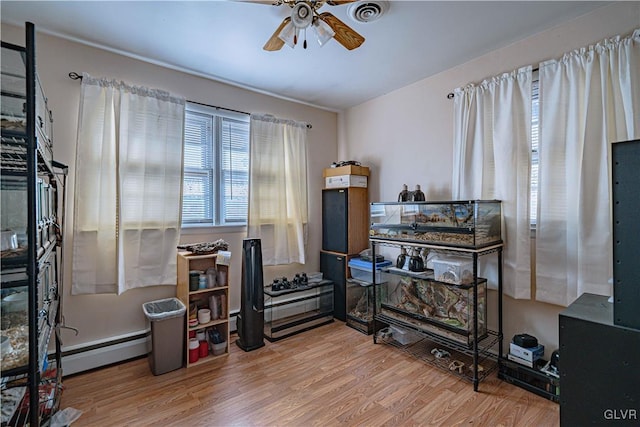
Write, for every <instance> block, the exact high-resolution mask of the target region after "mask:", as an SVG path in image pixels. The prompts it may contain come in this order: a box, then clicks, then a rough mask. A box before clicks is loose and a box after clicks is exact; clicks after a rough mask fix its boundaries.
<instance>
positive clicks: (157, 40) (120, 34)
mask: <svg viewBox="0 0 640 427" xmlns="http://www.w3.org/2000/svg"><path fill="white" fill-rule="evenodd" d="M607 3H608V2H595V1H496V2H485V1H390V2H389V3H388V4H389V8H388V11H387V12H386V14H385V15H384V16H383V17H382V18H381V19H380V20H378V21H375V22H370V23H359V22H355V21H353V20H352V19H351V18H350V17H349V15H348V13H347V12H348V9H349V7H350V6H351V5H340V6H329V5H324V6H323V7H322V8H321V9H320V11H321V12H322V11H328V12H331V13H333V14H334V15H336V16H337V17H338V18H339V19H341V20H342V21H343V22H345V23H346V24H347V25H349V26H350V27H351V28H353V29H354V30H356V31H357V32H359V33H360V34H362V35H363V36H364V37H365V39H366V41H365V42H364V44H363V45H362V46H361V47H359V48H357V49H355V50H353V51H348V50H346V49H345V48H344V47H342V46H341V45H340V44H338V43H337V42H336V41H335V40H331V41H330V42H328V43H327V44H325V46H323V47H320V46H319V45H317V44H316V43H315V42H312V40H311V38H310V40H309V42H310V43H309V47H308V49H307V50H304V49H302V46H300V45H298V46H297V47H296V48H295V49H291V48H289V47H287V46H284V47H283V48H282V49H281V50H280V51H277V52H267V51H264V50H262V46H263V45H264V43H265V42H266V41H267V39H269V37H270V36H271V34H273V32H274V31H275V29H276V28H277V27H278V25H279V24H280V22H281V21H282V19H283V18H284V17H286V16H288V14H289V13H290V8H289V7H288V6H279V7H276V6H271V5H269V4H259V3H256V2H242V1H5V0H2V1H1V2H0V17H1V20H2V22H3V23H10V24H14V25H23V24H24V22H25V21H30V22H33V23H34V24H35V25H36V30H37V31H41V32H45V33H49V34H54V35H58V36H61V37H65V38H69V39H72V40H76V41H80V42H83V43H88V44H91V45H94V46H98V47H104V48H107V49H110V50H113V51H117V52H120V53H124V54H127V55H132V56H134V57H138V58H142V59H146V60H149V61H151V62H154V63H158V64H163V65H169V66H171V67H174V68H178V69H181V70H185V71H188V72H194V73H196V74H199V75H204V76H208V77H211V78H213V79H216V80H221V81H224V82H228V83H231V84H235V85H240V86H242V87H248V88H252V89H256V90H259V91H261V92H265V93H270V94H275V95H277V96H280V97H284V98H288V99H293V100H297V101H301V102H304V103H307V104H311V105H315V106H319V107H321V108H325V109H329V110H334V111H339V110H342V109H344V108H348V107H351V106H354V105H358V104H360V103H362V102H364V101H367V100H369V99H372V98H375V97H377V96H380V95H383V94H385V93H388V92H391V91H393V90H395V89H398V88H400V87H403V86H406V85H408V84H410V83H413V82H416V81H418V80H421V79H424V78H426V77H429V76H431V75H434V74H437V73H439V72H441V71H443V70H447V69H449V68H451V67H454V66H456V65H458V64H462V63H465V62H467V61H469V60H471V59H473V58H475V57H478V56H480V55H483V54H485V53H487V52H490V51H492V50H495V49H497V48H500V47H503V46H506V45H509V44H512V43H514V42H516V41H518V40H521V39H523V38H526V37H528V36H530V35H532V34H535V33H538V32H540V31H543V30H545V29H548V28H551V27H553V26H556V25H558V24H560V23H561V22H564V21H567V20H570V19H573V18H575V17H577V16H580V15H583V14H585V13H588V12H590V11H592V10H594V9H596V8H598V7H602V6H603V5H606V4H607ZM69 71H77V72H82V71H83V70H69ZM447 89H448V88H447Z"/></svg>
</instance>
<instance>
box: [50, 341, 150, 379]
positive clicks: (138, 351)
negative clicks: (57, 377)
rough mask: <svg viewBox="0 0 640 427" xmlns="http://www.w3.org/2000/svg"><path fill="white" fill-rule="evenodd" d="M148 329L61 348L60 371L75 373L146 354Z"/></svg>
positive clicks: (67, 373) (68, 373) (69, 373)
mask: <svg viewBox="0 0 640 427" xmlns="http://www.w3.org/2000/svg"><path fill="white" fill-rule="evenodd" d="M147 335H148V331H141V332H138V333H133V334H127V335H122V336H119V337H113V338H109V339H107V340H101V341H94V342H89V343H84V344H79V345H76V346H69V347H63V348H62V372H63V374H64V375H72V374H77V373H79V372H84V371H88V370H91V369H95V368H100V367H102V366H106V365H111V364H113V363H118V362H123V361H125V360H129V359H133V358H136V357H140V356H145V355H147V354H148V341H149V340H150V339H151V337H150V336H147Z"/></svg>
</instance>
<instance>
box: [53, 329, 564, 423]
mask: <svg viewBox="0 0 640 427" xmlns="http://www.w3.org/2000/svg"><path fill="white" fill-rule="evenodd" d="M64 386H65V390H64V392H63V397H62V405H61V409H63V408H66V407H72V408H75V409H78V410H80V411H82V412H83V414H82V416H81V417H80V418H79V419H78V421H76V422H74V423H73V426H74V427H75V426H148V425H156V426H162V427H164V426H338V425H345V426H405V425H407V426H416V425H434V426H454V425H477V426H527V427H530V426H557V425H559V407H558V405H557V404H556V403H553V402H551V401H549V400H546V399H544V398H542V397H539V396H537V395H535V394H532V393H529V392H527V391H525V390H523V389H521V388H518V387H516V386H513V385H511V384H508V383H506V382H503V381H501V380H499V379H497V377H496V375H495V374H493V375H492V376H490V377H489V378H487V379H486V380H484V381H483V382H482V383H480V387H479V391H478V392H474V391H473V386H472V385H471V383H469V382H467V381H464V380H461V379H459V378H457V377H454V376H453V375H450V374H448V373H446V372H443V371H441V370H438V369H436V368H433V367H431V366H428V365H425V364H424V363H423V362H420V361H417V360H415V359H412V358H411V356H409V355H407V354H405V353H403V352H401V351H400V350H399V349H396V348H394V347H392V346H389V345H386V344H373V339H372V337H371V336H366V335H363V334H361V333H360V332H358V331H356V330H354V329H351V328H349V327H347V326H345V324H344V323H342V322H334V323H332V324H329V325H326V326H322V327H320V328H317V329H314V330H310V331H307V332H304V333H302V334H299V335H296V336H293V337H290V338H287V339H284V340H281V341H278V342H276V343H270V342H268V341H266V346H265V347H262V348H261V349H258V350H254V351H251V352H244V351H242V350H241V349H240V348H238V347H237V346H236V345H235V344H233V345H232V346H231V353H230V355H229V356H228V357H225V358H223V359H221V360H217V361H214V362H212V363H210V364H204V365H199V366H196V367H192V368H189V369H186V368H183V369H179V370H177V371H173V372H169V373H166V374H163V375H158V376H154V375H153V374H152V373H151V371H150V369H149V366H148V363H147V359H146V358H145V359H138V360H134V361H131V362H127V363H123V364H120V365H117V366H112V367H108V368H104V369H101V370H97V371H93V372H89V373H85V374H79V375H75V376H72V377H70V378H66V379H65V381H64Z"/></svg>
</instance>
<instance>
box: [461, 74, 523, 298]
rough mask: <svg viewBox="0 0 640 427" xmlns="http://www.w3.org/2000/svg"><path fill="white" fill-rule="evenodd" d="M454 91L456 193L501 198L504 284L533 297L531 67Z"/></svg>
mask: <svg viewBox="0 0 640 427" xmlns="http://www.w3.org/2000/svg"><path fill="white" fill-rule="evenodd" d="M454 95H455V96H454V156H453V157H454V165H453V198H454V199H457V200H472V199H498V200H501V201H502V216H503V224H502V239H503V240H504V243H505V246H504V260H503V261H504V262H503V265H504V268H503V271H504V276H503V279H504V280H503V285H504V288H503V289H504V292H505V293H506V294H507V295H510V296H512V297H514V298H531V259H530V254H531V249H530V245H531V231H530V220H529V203H530V201H529V188H530V185H529V170H530V156H531V67H525V68H521V69H519V70H516V71H513V72H511V73H505V74H503V75H501V76H497V77H494V78H492V79H489V80H485V81H484V82H482V83H481V84H479V85H477V86H475V85H470V86H467V87H465V88H458V89H456V90H455V92H454Z"/></svg>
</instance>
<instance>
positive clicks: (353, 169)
mask: <svg viewBox="0 0 640 427" xmlns="http://www.w3.org/2000/svg"><path fill="white" fill-rule="evenodd" d="M339 175H361V176H369V168H368V167H366V166H354V165H348V166H340V167H338V168H326V169H325V170H324V171H323V172H322V177H323V178H326V177H328V176H339Z"/></svg>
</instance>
